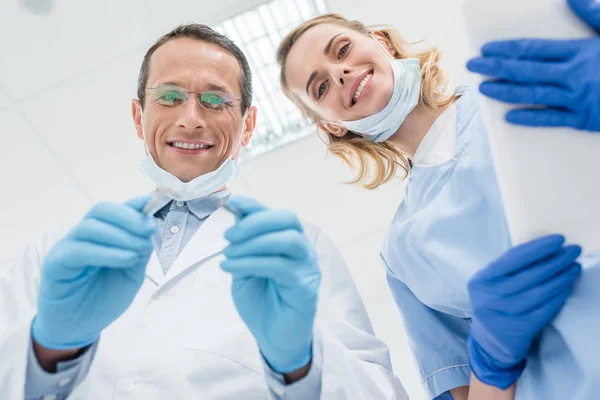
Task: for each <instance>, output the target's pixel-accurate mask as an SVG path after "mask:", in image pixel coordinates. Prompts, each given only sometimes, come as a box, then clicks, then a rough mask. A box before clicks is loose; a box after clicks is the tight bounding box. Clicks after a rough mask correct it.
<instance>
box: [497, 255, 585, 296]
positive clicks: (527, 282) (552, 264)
mask: <svg viewBox="0 0 600 400" xmlns="http://www.w3.org/2000/svg"><path fill="white" fill-rule="evenodd" d="M580 255H581V247H579V246H576V245H570V246H565V247H563V248H562V249H561V250H560V251H558V252H557V253H555V254H553V255H551V256H550V257H548V258H546V259H544V260H542V261H539V262H537V263H534V264H530V266H529V267H528V268H525V269H522V270H520V271H518V272H517V273H515V274H511V275H508V276H506V278H503V281H500V282H498V284H497V286H498V291H499V292H501V293H505V294H507V295H508V294H517V293H520V292H524V291H528V290H530V289H531V288H534V287H537V286H539V285H542V284H544V283H546V282H547V281H549V280H553V279H554V278H555V276H556V275H557V274H560V273H561V272H562V271H564V270H565V269H568V268H571V267H572V265H573V263H574V262H575V260H577V258H578V257H579V256H580Z"/></svg>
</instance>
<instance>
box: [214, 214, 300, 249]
mask: <svg viewBox="0 0 600 400" xmlns="http://www.w3.org/2000/svg"><path fill="white" fill-rule="evenodd" d="M288 229H294V230H296V231H298V232H303V229H302V224H301V223H300V220H299V219H298V217H297V216H296V215H295V214H294V213H293V212H291V211H288V210H276V209H265V210H263V211H258V212H255V213H253V214H250V215H248V216H246V217H244V218H242V219H241V220H239V221H238V222H237V223H236V224H235V225H234V226H233V227H231V228H230V229H229V230H227V232H225V239H227V240H228V241H229V242H231V243H232V244H237V243H240V242H243V241H246V240H249V239H251V238H253V237H256V236H259V235H264V234H265V233H271V232H277V231H282V230H288Z"/></svg>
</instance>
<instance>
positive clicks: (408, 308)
mask: <svg viewBox="0 0 600 400" xmlns="http://www.w3.org/2000/svg"><path fill="white" fill-rule="evenodd" d="M460 91H461V92H463V93H464V94H463V95H462V97H461V98H460V99H459V100H458V101H457V102H456V103H455V107H456V141H455V146H456V147H455V151H454V154H453V157H450V159H449V160H447V161H445V162H442V163H441V164H439V165H418V164H415V165H414V166H413V168H412V169H411V171H410V175H409V178H408V182H407V184H406V188H405V200H404V202H403V203H402V204H401V205H400V207H399V208H398V210H397V212H396V215H395V217H394V220H393V222H392V225H391V227H390V230H389V232H388V235H387V237H386V239H385V242H384V245H383V248H382V251H381V257H382V259H383V261H384V264H385V266H386V271H387V279H388V283H389V286H390V288H391V290H392V293H393V295H394V299H395V301H396V303H397V305H398V308H399V309H400V311H401V313H402V317H403V319H404V327H405V328H406V331H407V334H408V336H409V343H410V346H411V348H412V351H413V353H414V355H415V358H416V360H417V364H418V368H419V373H420V376H421V380H422V382H423V385H424V388H425V391H426V393H427V395H428V398H430V399H432V398H436V397H437V396H440V395H442V394H444V393H446V392H447V391H448V390H450V389H452V388H455V387H459V386H465V385H468V384H469V381H470V378H469V377H470V368H469V361H468V360H469V357H468V346H467V339H468V335H469V331H470V318H471V304H470V300H469V295H468V291H467V284H468V282H469V280H470V278H471V277H472V276H473V274H474V273H475V272H476V271H478V270H479V269H481V268H483V267H485V266H486V265H488V264H489V263H490V262H491V261H492V260H494V259H496V258H497V257H499V256H500V255H501V254H503V253H504V252H505V251H506V250H508V249H509V248H510V247H511V241H510V237H509V232H508V227H507V224H506V220H505V215H504V208H503V205H502V201H501V197H500V191H499V187H498V181H497V178H496V174H495V169H494V164H493V162H492V156H491V151H490V148H489V144H488V140H487V135H486V132H485V125H484V123H483V120H482V118H481V112H480V95H479V93H478V92H477V89H476V88H472V89H468V90H466V91H465V89H464V88H462V89H461V90H460ZM549 173H550V172H549ZM580 261H582V263H583V264H584V265H586V264H587V265H594V259H593V257H592V258H591V259H590V260H586V261H585V262H584V261H583V260H580ZM596 262H597V260H596ZM590 263H591V264H590ZM590 272H591V271H590ZM597 272H599V273H595V274H586V273H585V271H584V276H583V277H582V280H584V279H587V280H591V279H596V281H597V280H598V277H600V271H597ZM594 293H598V294H597V295H596V294H594ZM594 296H595V297H594ZM572 300H573V301H574V303H575V305H574V306H573V307H572V310H570V313H569V315H570V316H575V315H578V317H577V318H575V317H573V318H570V319H569V325H567V324H564V325H562V326H559V325H557V321H558V320H557V321H555V322H554V323H553V324H552V325H551V326H549V327H547V328H546V329H545V330H544V334H543V335H542V337H541V340H540V343H541V345H540V346H539V347H537V348H534V349H533V350H532V352H531V354H530V356H529V357H528V360H527V367H526V369H525V372H524V373H523V375H522V377H521V379H520V380H519V382H518V384H517V399H527V400H529V399H531V400H533V399H540V398H544V399H559V398H560V399H563V398H569V399H572V398H574V395H573V394H574V393H575V392H576V391H577V390H579V389H581V388H583V387H584V386H585V385H586V381H585V380H586V377H585V376H586V374H585V372H586V371H585V369H586V366H590V367H593V364H591V362H590V361H589V359H588V360H586V359H584V358H583V356H581V355H584V354H585V353H586V352H585V351H584V350H583V349H585V348H588V349H589V350H591V349H594V351H597V348H598V341H597V340H596V341H594V340H592V337H591V336H587V337H583V338H581V339H579V338H576V337H575V336H574V334H573V332H577V329H573V328H574V327H577V325H578V324H581V327H580V329H579V330H585V331H586V332H587V331H589V327H590V323H589V321H590V320H592V319H591V318H589V317H588V316H589V312H588V313H587V314H586V315H583V314H585V313H586V308H589V307H585V306H583V307H582V305H585V304H590V305H592V304H594V305H595V306H594V307H596V308H598V305H600V292H597V291H596V292H593V291H591V290H589V291H588V292H585V293H583V294H582V293H581V292H579V293H578V292H577V291H576V292H575V293H574V294H573V296H572ZM568 306H569V303H567V306H565V309H566V308H568ZM590 312H593V310H592V311H590ZM578 313H579V314H578ZM563 319H564V318H563ZM586 324H587V325H586ZM598 324H599V323H598V322H595V325H593V324H592V325H591V326H597V325H598ZM599 328H600V327H599ZM594 337H597V336H594ZM566 343H568V344H566ZM578 350H579V353H577V351H578ZM589 350H588V351H587V353H589ZM577 354H579V355H577ZM576 356H577V357H579V358H577V359H576ZM596 360H597V357H596ZM594 368H596V369H597V366H596V367H594ZM574 371H583V372H584V373H582V374H577V372H574ZM590 371H591V372H592V373H591V377H594V376H595V377H597V376H598V375H597V374H596V375H594V373H593V370H588V371H587V372H590ZM587 379H590V378H587ZM544 394H547V395H544ZM559 394H562V396H561V395H559ZM596 395H597V392H596Z"/></svg>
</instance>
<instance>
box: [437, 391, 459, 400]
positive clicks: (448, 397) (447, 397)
mask: <svg viewBox="0 0 600 400" xmlns="http://www.w3.org/2000/svg"><path fill="white" fill-rule="evenodd" d="M433 400H454V397H452V394H450V392H444V393H442V394H440V395H439V396H438V397H436V398H435V399H433Z"/></svg>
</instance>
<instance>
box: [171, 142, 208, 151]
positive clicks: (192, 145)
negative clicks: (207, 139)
mask: <svg viewBox="0 0 600 400" xmlns="http://www.w3.org/2000/svg"><path fill="white" fill-rule="evenodd" d="M173 146H175V147H179V148H180V149H189V150H198V149H208V148H209V147H210V146H209V145H208V144H200V143H182V142H173Z"/></svg>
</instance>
